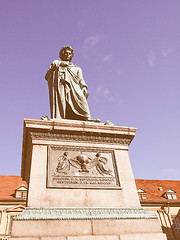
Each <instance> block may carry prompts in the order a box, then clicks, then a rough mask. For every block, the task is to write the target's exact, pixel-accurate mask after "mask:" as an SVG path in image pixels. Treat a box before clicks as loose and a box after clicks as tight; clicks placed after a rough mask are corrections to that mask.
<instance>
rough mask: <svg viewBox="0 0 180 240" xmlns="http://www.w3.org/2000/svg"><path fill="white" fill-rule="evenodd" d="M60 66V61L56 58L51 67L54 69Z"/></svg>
mask: <svg viewBox="0 0 180 240" xmlns="http://www.w3.org/2000/svg"><path fill="white" fill-rule="evenodd" d="M58 68H59V61H57V60H55V61H54V62H53V63H52V64H51V69H52V70H56V69H58Z"/></svg>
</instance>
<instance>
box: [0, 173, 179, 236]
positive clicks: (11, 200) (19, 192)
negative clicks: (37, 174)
mask: <svg viewBox="0 0 180 240" xmlns="http://www.w3.org/2000/svg"><path fill="white" fill-rule="evenodd" d="M135 182H136V186H137V192H138V195H139V199H140V202H141V206H142V207H143V208H144V209H145V210H147V211H148V212H150V213H152V214H156V215H158V218H159V221H160V224H161V226H162V230H163V232H164V233H166V235H167V238H168V240H178V239H180V181H173V180H147V179H136V180H135ZM26 198H27V183H26V182H25V181H22V179H21V177H20V176H0V240H6V239H8V238H9V237H10V228H11V219H12V217H13V216H15V215H18V214H19V213H20V212H22V211H23V209H24V208H25V206H26Z"/></svg>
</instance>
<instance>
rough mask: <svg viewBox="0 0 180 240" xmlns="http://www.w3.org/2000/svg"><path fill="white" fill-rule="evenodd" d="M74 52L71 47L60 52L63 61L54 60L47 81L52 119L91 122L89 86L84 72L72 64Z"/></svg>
mask: <svg viewBox="0 0 180 240" xmlns="http://www.w3.org/2000/svg"><path fill="white" fill-rule="evenodd" d="M73 56H74V51H73V49H72V47H71V46H65V47H63V48H62V49H61V50H60V52H59V57H60V59H61V60H54V61H53V62H52V64H51V66H50V67H49V69H48V71H47V73H46V76H45V79H46V80H47V81H48V87H49V99H50V110H51V118H57V119H73V120H84V121H88V120H91V115H90V111H89V107H88V104H87V100H86V99H87V97H88V95H89V94H88V93H87V85H86V83H85V81H84V79H83V75H82V70H81V68H80V67H78V66H77V65H75V64H73V63H72V62H71V60H72V58H73Z"/></svg>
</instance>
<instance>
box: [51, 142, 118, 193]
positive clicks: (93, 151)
mask: <svg viewBox="0 0 180 240" xmlns="http://www.w3.org/2000/svg"><path fill="white" fill-rule="evenodd" d="M47 187H49V188H89V189H91V188H97V189H101V188H102V189H121V186H120V181H119V176H118V171H117V166H116V159H115V156H114V151H113V150H107V149H102V148H101V149H99V148H85V147H82V148H81V147H70V146H63V147H61V146H54V145H50V146H49V147H48V167H47Z"/></svg>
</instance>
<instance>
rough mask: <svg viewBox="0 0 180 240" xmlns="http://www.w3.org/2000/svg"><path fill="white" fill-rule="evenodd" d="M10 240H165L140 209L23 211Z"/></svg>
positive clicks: (154, 219) (154, 220)
mask: <svg viewBox="0 0 180 240" xmlns="http://www.w3.org/2000/svg"><path fill="white" fill-rule="evenodd" d="M11 236H12V238H11V239H13V240H15V239H16V240H18V239H19V240H27V239H32V240H36V239H38V240H39V239H41V240H50V239H52V240H57V239H58V240H76V239H77V240H116V239H117V240H119V239H121V240H142V239H143V240H144V239H146V240H151V239H152V240H157V239H158V240H161V239H162V240H165V239H166V236H165V235H164V234H162V231H161V227H160V224H159V222H158V219H157V217H156V216H154V215H150V214H148V213H147V212H146V211H145V210H144V209H142V208H136V209H130V208H116V209H115V208H64V209H63V208H32V209H31V208H27V209H26V210H25V211H24V212H23V213H22V214H20V215H19V216H17V217H15V218H14V220H13V223H12V231H11Z"/></svg>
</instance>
